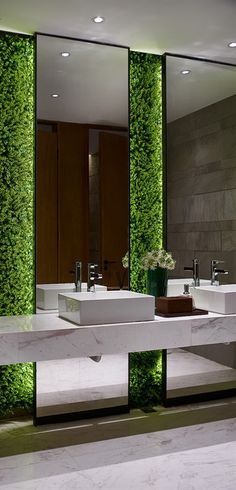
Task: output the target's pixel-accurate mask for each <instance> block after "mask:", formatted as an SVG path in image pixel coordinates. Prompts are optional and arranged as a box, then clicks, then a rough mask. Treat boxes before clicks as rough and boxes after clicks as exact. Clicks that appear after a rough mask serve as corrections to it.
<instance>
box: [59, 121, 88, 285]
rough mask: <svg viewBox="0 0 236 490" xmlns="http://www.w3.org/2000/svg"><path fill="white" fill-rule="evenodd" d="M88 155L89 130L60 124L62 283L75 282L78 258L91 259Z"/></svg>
mask: <svg viewBox="0 0 236 490" xmlns="http://www.w3.org/2000/svg"><path fill="white" fill-rule="evenodd" d="M88 155H89V149H88V129H87V128H86V127H84V126H82V125H80V124H73V123H58V223H59V242H58V264H59V267H58V281H59V282H71V281H72V279H73V276H72V275H71V273H70V271H71V270H72V268H73V266H74V263H75V261H76V260H82V261H83V264H84V265H85V264H87V262H88V215H89V213H88V209H89V194H88ZM86 273H87V271H86V268H85V267H84V273H83V277H84V279H87V277H86Z"/></svg>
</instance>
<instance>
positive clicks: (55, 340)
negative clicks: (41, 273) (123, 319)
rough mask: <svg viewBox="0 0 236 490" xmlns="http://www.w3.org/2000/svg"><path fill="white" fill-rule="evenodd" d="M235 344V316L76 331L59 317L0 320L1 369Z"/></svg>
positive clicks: (132, 324)
mask: <svg viewBox="0 0 236 490" xmlns="http://www.w3.org/2000/svg"><path fill="white" fill-rule="evenodd" d="M235 341H236V315H220V314H215V313H210V314H208V315H202V316H186V317H176V318H163V317H158V316H156V317H155V319H154V320H153V321H143V322H132V323H118V324H103V325H89V326H86V325H83V326H78V325H74V324H73V323H70V322H68V321H66V320H63V319H61V318H59V317H58V313H57V312H54V313H51V312H50V313H44V314H36V315H31V316H15V317H0V365H4V364H10V363H17V362H29V361H43V360H53V359H66V358H76V357H87V356H94V355H103V354H104V355H106V354H120V353H128V352H142V351H147V350H157V349H166V348H177V347H187V346H191V345H206V344H216V343H228V342H235Z"/></svg>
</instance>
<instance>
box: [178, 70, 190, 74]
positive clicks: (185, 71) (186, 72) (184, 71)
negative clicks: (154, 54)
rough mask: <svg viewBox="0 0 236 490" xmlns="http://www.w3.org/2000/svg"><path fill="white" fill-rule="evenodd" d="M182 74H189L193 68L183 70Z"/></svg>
mask: <svg viewBox="0 0 236 490" xmlns="http://www.w3.org/2000/svg"><path fill="white" fill-rule="evenodd" d="M180 73H181V75H189V73H191V70H181V72H180Z"/></svg>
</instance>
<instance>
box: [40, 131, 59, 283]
mask: <svg viewBox="0 0 236 490" xmlns="http://www.w3.org/2000/svg"><path fill="white" fill-rule="evenodd" d="M42 128H44V129H39V130H38V132H37V162H36V280H37V284H44V283H56V282H57V281H58V276H57V234H58V227H57V132H56V125H42Z"/></svg>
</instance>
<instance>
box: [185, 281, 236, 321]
mask: <svg viewBox="0 0 236 490" xmlns="http://www.w3.org/2000/svg"><path fill="white" fill-rule="evenodd" d="M191 293H192V295H193V298H194V302H195V307H196V308H201V309H204V310H208V311H212V312H215V313H222V314H223V315H229V314H233V313H236V284H224V285H222V286H200V287H198V288H192V289H191Z"/></svg>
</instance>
